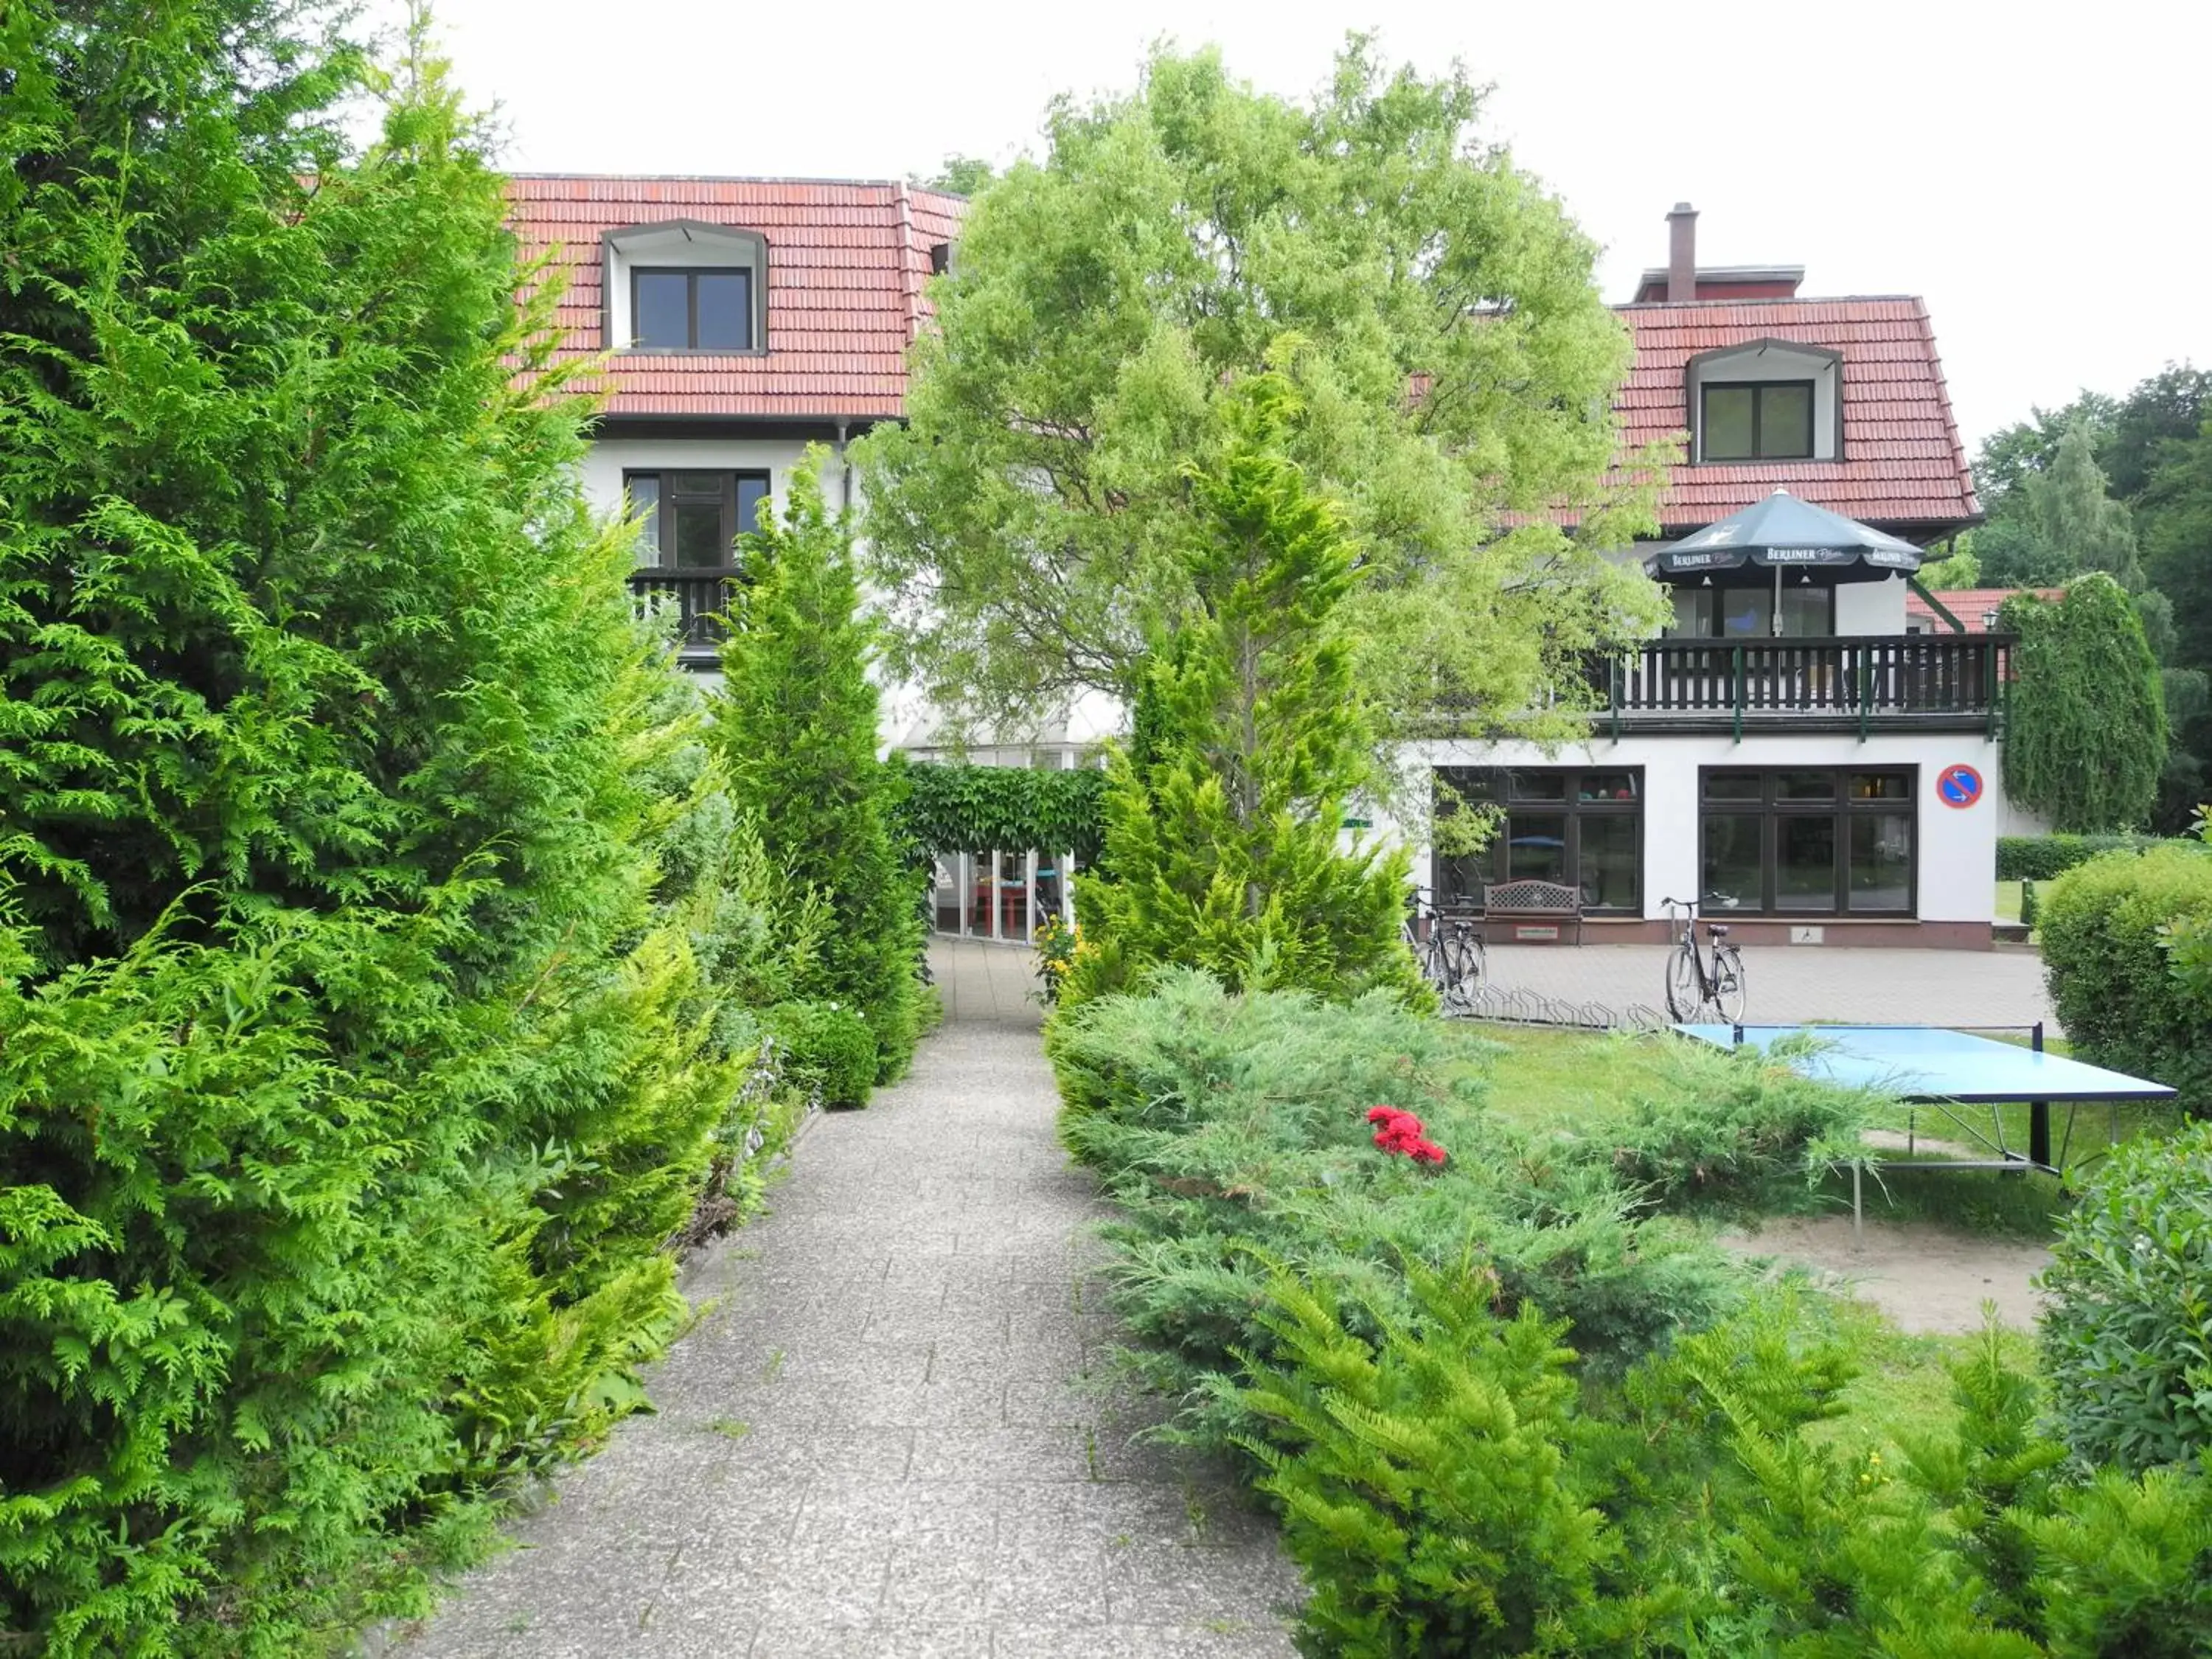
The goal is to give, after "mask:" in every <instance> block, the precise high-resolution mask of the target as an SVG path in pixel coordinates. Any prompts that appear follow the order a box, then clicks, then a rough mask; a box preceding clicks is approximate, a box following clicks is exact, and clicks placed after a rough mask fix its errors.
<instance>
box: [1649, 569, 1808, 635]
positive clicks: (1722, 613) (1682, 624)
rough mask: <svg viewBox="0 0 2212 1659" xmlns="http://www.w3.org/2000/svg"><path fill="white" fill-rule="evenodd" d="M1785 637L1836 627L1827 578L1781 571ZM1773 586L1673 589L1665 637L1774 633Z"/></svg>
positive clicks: (1783, 631) (1688, 587) (1683, 587)
mask: <svg viewBox="0 0 2212 1659" xmlns="http://www.w3.org/2000/svg"><path fill="white" fill-rule="evenodd" d="M1781 594H1782V628H1781V632H1780V637H1781V638H1783V639H1785V640H1787V639H1801V640H1802V639H1818V638H1825V637H1827V636H1829V635H1833V634H1834V633H1835V631H1836V590H1835V589H1834V588H1833V587H1832V586H1828V585H1827V584H1825V583H1815V582H1806V581H1801V580H1797V579H1796V578H1795V577H1793V576H1791V575H1790V574H1789V573H1788V572H1786V571H1785V572H1784V573H1783V577H1782V586H1781ZM1774 598H1775V589H1774V586H1773V585H1772V584H1771V582H1769V583H1768V584H1766V585H1764V586H1757V587H1703V586H1681V587H1677V588H1676V589H1675V590H1674V622H1673V623H1672V624H1671V625H1670V626H1669V627H1668V629H1667V637H1668V638H1669V639H1678V640H1736V641H1758V640H1768V639H1773V638H1775V637H1776V630H1775V627H1774Z"/></svg>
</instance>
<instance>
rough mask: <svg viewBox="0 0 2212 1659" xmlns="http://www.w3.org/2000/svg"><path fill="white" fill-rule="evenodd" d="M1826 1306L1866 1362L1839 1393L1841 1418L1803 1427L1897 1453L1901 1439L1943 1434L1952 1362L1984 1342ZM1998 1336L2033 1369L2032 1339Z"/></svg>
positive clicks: (1948, 1420) (1853, 1446)
mask: <svg viewBox="0 0 2212 1659" xmlns="http://www.w3.org/2000/svg"><path fill="white" fill-rule="evenodd" d="M1829 1306H1830V1309H1831V1310H1832V1314H1833V1316H1834V1318H1835V1320H1836V1322H1837V1324H1838V1327H1839V1328H1841V1330H1842V1331H1843V1333H1844V1335H1845V1336H1846V1337H1847V1338H1848V1339H1849V1340H1850V1345H1851V1349H1852V1352H1854V1353H1856V1354H1857V1357H1858V1360H1859V1363H1860V1364H1861V1365H1862V1366H1863V1367H1864V1369H1863V1370H1861V1371H1860V1373H1859V1375H1858V1376H1857V1377H1856V1378H1855V1379H1853V1381H1852V1382H1851V1383H1850V1387H1848V1388H1846V1389H1844V1393H1843V1396H1842V1400H1841V1402H1840V1403H1841V1404H1842V1405H1843V1407H1844V1410H1843V1413H1842V1414H1841V1415H1840V1416H1838V1417H1835V1418H1832V1419H1830V1420H1829V1421H1827V1422H1826V1423H1819V1424H1815V1425H1813V1427H1812V1428H1810V1429H1809V1430H1808V1431H1807V1435H1808V1438H1812V1439H1815V1440H1826V1441H1828V1442H1830V1443H1832V1444H1835V1445H1838V1446H1842V1447H1845V1448H1848V1449H1850V1450H1853V1451H1861V1450H1864V1451H1879V1452H1881V1454H1882V1455H1883V1457H1884V1459H1885V1460H1888V1459H1890V1458H1891V1457H1892V1455H1893V1454H1897V1455H1901V1448H1900V1447H1899V1439H1900V1438H1901V1437H1916V1436H1919V1435H1926V1434H1935V1435H1938V1436H1940V1435H1942V1433H1943V1432H1944V1431H1948V1429H1949V1428H1950V1426H1951V1425H1952V1424H1953V1423H1954V1421H1955V1420H1956V1419H1957V1418H1958V1415H1959V1407H1958V1404H1957V1402H1956V1401H1954V1399H1953V1398H1952V1393H1951V1387H1952V1385H1951V1373H1950V1369H1949V1368H1950V1367H1951V1366H1952V1365H1953V1364H1956V1363H1957V1362H1958V1361H1960V1360H1961V1359H1965V1358H1968V1357H1969V1356H1970V1355H1971V1354H1972V1353H1973V1352H1976V1351H1977V1350H1978V1349H1979V1347H1980V1346H1981V1344H1982V1341H1983V1339H1982V1338H1981V1337H1980V1336H1978V1335H1975V1336H1907V1335H1905V1334H1904V1333H1903V1332H1902V1331H1899V1329H1898V1328H1897V1327H1895V1326H1894V1325H1893V1324H1891V1323H1890V1322H1889V1321H1888V1320H1887V1319H1885V1318H1884V1317H1883V1316H1881V1314H1880V1313H1879V1312H1877V1311H1876V1310H1874V1309H1872V1308H1870V1307H1869V1306H1867V1305H1866V1304H1864V1303H1863V1302H1852V1301H1850V1300H1847V1299H1845V1298H1843V1297H1835V1298H1832V1299H1831V1300H1830V1303H1829ZM1999 1340H2000V1341H2001V1342H2002V1344H2003V1347H2004V1352H2005V1357H2006V1358H2007V1359H2008V1361H2010V1363H2011V1364H2013V1366H2014V1367H2015V1368H2016V1369H2018V1370H2023V1371H2027V1372H2029V1373H2030V1374H2033V1373H2034V1372H2035V1370H2036V1355H2035V1339H2034V1338H2033V1336H2031V1335H2030V1334H2028V1333H2027V1332H2026V1331H2015V1330H2010V1329H2008V1330H2006V1331H2005V1332H2004V1333H2003V1334H2002V1336H2001V1337H2000V1339H1999Z"/></svg>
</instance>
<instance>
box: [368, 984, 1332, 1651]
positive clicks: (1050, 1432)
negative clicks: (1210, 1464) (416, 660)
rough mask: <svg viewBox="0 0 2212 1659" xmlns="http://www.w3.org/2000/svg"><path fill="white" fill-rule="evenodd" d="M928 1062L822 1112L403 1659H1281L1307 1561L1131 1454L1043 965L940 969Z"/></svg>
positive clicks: (1195, 1485)
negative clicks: (586, 1426) (1045, 1029)
mask: <svg viewBox="0 0 2212 1659" xmlns="http://www.w3.org/2000/svg"><path fill="white" fill-rule="evenodd" d="M933 956H934V960H935V963H936V973H937V982H938V985H939V990H940V994H942V996H943V998H944V1000H945V1009H946V1012H947V1016H948V1018H947V1021H946V1024H945V1028H944V1029H943V1030H941V1031H940V1032H939V1033H938V1034H937V1035H936V1036H933V1037H932V1038H931V1039H930V1040H929V1041H928V1042H927V1043H926V1044H925V1045H924V1047H923V1050H922V1053H921V1055H920V1056H919V1058H918V1060H917V1063H916V1065H915V1071H914V1073H913V1075H912V1076H911V1077H909V1078H908V1079H906V1080H905V1081H904V1082H902V1083H901V1084H899V1085H897V1086H896V1087H894V1088H892V1089H890V1090H887V1091H884V1092H883V1093H881V1094H880V1095H879V1096H878V1098H877V1101H876V1103H875V1104H873V1105H872V1106H871V1107H870V1108H869V1109H867V1110H866V1111H865V1112H860V1113H851V1114H839V1115H832V1116H829V1117H827V1118H824V1119H823V1120H821V1121H817V1123H816V1125H815V1126H814V1127H813V1128H812V1129H811V1131H810V1132H809V1133H808V1134H807V1136H806V1138H805V1141H804V1143H803V1144H802V1145H801V1146H800V1147H799V1151H798V1153H797V1156H796V1158H794V1161H793V1170H792V1172H791V1175H790V1178H789V1179H788V1180H787V1182H784V1183H783V1184H782V1185H781V1186H780V1187H779V1188H777V1189H776V1190H775V1192H774V1193H773V1194H771V1199H770V1201H771V1204H772V1206H773V1209H772V1213H770V1214H769V1216H768V1217H766V1218H763V1220H762V1221H761V1222H760V1223H759V1224H757V1225H754V1226H751V1227H749V1228H747V1229H746V1230H744V1231H743V1232H741V1233H739V1234H738V1235H737V1236H735V1237H732V1238H730V1239H726V1240H723V1241H721V1242H720V1243H718V1244H716V1245H714V1246H713V1247H711V1248H710V1249H708V1251H707V1252H706V1253H704V1254H703V1255H702V1256H701V1257H699V1258H697V1259H696V1260H695V1261H692V1262H691V1263H690V1264H689V1265H688V1267H687V1269H686V1273H685V1284H686V1286H687V1289H688V1290H689V1291H690V1293H691V1294H692V1295H693V1296H694V1297H696V1298H711V1299H712V1301H713V1306H712V1308H711V1310H709V1311H708V1314H707V1315H706V1316H704V1317H702V1319H701V1321H700V1322H699V1324H698V1326H697V1328H695V1329H694V1330H693V1331H692V1332H691V1333H690V1334H689V1335H688V1336H686V1337H685V1339H684V1340H683V1341H682V1342H680V1343H678V1345H677V1346H675V1348H673V1349H672V1350H671V1352H670V1353H669V1354H668V1355H667V1357H666V1358H665V1359H664V1360H663V1361H662V1362H661V1363H660V1364H659V1365H658V1366H656V1367H654V1368H653V1371H652V1372H651V1373H650V1374H649V1376H648V1377H647V1387H648V1389H649V1392H650V1393H651V1395H652V1396H653V1400H654V1402H655V1405H656V1408H657V1414H656V1415H653V1416H644V1417H638V1418H635V1419H631V1420H629V1421H628V1422H626V1423H624V1424H623V1425H620V1427H619V1428H618V1429H617V1431H616V1432H615V1434H614V1436H613V1437H612V1439H611V1443H610V1444H609V1445H608V1447H607V1448H606V1449H605V1451H603V1452H602V1453H601V1454H600V1455H599V1456H598V1457H597V1458H595V1459H592V1461H590V1462H586V1463H584V1464H581V1465H579V1466H577V1467H576V1468H573V1469H570V1470H568V1471H566V1472H565V1473H564V1474H562V1476H561V1477H560V1479H559V1480H557V1482H556V1485H555V1487H554V1496H553V1501H551V1502H550V1503H548V1504H544V1506H543V1507H541V1508H539V1509H538V1510H537V1511H536V1512H535V1513H532V1514H531V1515H528V1516H522V1517H520V1518H518V1519H517V1520H516V1522H514V1523H513V1528H512V1531H513V1534H514V1536H515V1538H516V1540H517V1541H518V1543H519V1544H520V1546H521V1547H519V1548H517V1549H516V1550H514V1551H513V1552H512V1553H509V1554H507V1555H506V1556H504V1557H502V1558H501V1559H498V1560H495V1561H494V1562H492V1563H490V1564H489V1565H486V1566H485V1567H484V1568H483V1569H482V1570H481V1571H477V1572H475V1573H471V1574H470V1575H469V1576H468V1577H467V1578H466V1579H465V1581H464V1582H463V1583H461V1584H460V1585H459V1587H458V1589H457V1592H456V1594H455V1595H453V1598H452V1599H451V1600H450V1601H448V1603H447V1606H446V1607H444V1608H443V1609H442V1610H441V1612H440V1613H439V1614H438V1615H437V1616H436V1617H435V1618H434V1619H431V1620H427V1621H424V1622H423V1623H422V1625H420V1626H416V1627H413V1628H411V1629H410V1630H408V1631H406V1632H401V1633H400V1635H399V1637H398V1639H397V1641H396V1642H395V1643H394V1644H392V1647H391V1648H389V1649H388V1650H387V1651H392V1652H395V1653H397V1654H398V1655H402V1656H405V1659H571V1656H574V1659H586V1656H588V1659H607V1656H612V1655H617V1654H619V1655H622V1656H624V1659H814V1656H828V1659H1058V1656H1063V1655H1066V1656H1074V1655H1081V1656H1083V1659H1288V1656H1290V1655H1291V1654H1292V1652H1293V1651H1294V1650H1293V1648H1292V1645H1291V1640H1290V1637H1289V1634H1288V1626H1287V1624H1286V1622H1285V1617H1284V1612H1285V1608H1287V1607H1289V1606H1290V1605H1291V1603H1292V1602H1293V1601H1295V1599H1296V1597H1297V1594H1298V1586H1297V1577H1296V1575H1295V1573H1294V1572H1293V1571H1291V1568H1290V1567H1289V1565H1288V1564H1287V1563H1286V1561H1285V1559H1284V1558H1283V1557H1282V1555H1281V1553H1280V1550H1279V1546H1278V1544H1277V1541H1276V1539H1275V1536H1274V1533H1273V1528H1272V1526H1271V1525H1269V1524H1268V1523H1267V1521H1266V1520H1265V1518H1264V1517H1263V1516H1260V1515H1258V1514H1257V1513H1255V1512H1254V1511H1252V1510H1249V1509H1246V1508H1243V1507H1242V1500H1241V1498H1240V1497H1239V1496H1238V1495H1237V1493H1235V1492H1234V1491H1233V1490H1232V1489H1231V1487H1229V1486H1227V1484H1226V1482H1225V1477H1224V1475H1223V1473H1222V1472H1221V1471H1219V1470H1217V1469H1211V1468H1204V1467H1194V1466H1193V1465H1192V1464H1190V1463H1189V1462H1188V1461H1187V1460H1185V1459H1182V1458H1181V1457H1180V1456H1177V1455H1173V1454H1170V1453H1169V1452H1167V1451H1165V1450H1163V1449H1158V1448H1154V1447H1132V1446H1130V1445H1128V1444H1127V1437H1128V1436H1129V1435H1130V1434H1131V1433H1132V1432H1133V1431H1134V1430H1135V1429H1137V1428H1139V1427H1140V1426H1142V1425H1144V1424H1146V1422H1148V1421H1151V1420H1152V1419H1153V1418H1154V1417H1155V1416H1156V1415H1157V1407H1152V1406H1148V1405H1146V1404H1145V1403H1144V1402H1140V1401H1134V1400H1132V1399H1131V1398H1129V1397H1128V1395H1127V1393H1126V1389H1125V1388H1124V1386H1123V1385H1121V1384H1120V1383H1118V1382H1117V1381H1115V1379H1113V1378H1112V1377H1111V1376H1110V1375H1109V1368H1108V1367H1107V1365H1106V1364H1105V1359H1106V1353H1107V1350H1108V1349H1109V1346H1111V1344H1112V1342H1113V1341H1114V1340H1115V1337H1116V1334H1117V1333H1116V1331H1115V1328H1114V1327H1113V1326H1112V1324H1111V1322H1110V1321H1109V1319H1107V1318H1106V1317H1105V1316H1103V1314H1102V1313H1101V1312H1100V1311H1099V1310H1100V1309H1101V1308H1102V1307H1103V1295H1102V1290H1103V1287H1102V1285H1100V1283H1099V1280H1098V1277H1097V1275H1098V1270H1099V1267H1100V1265H1101V1263H1102V1262H1103V1260H1104V1259H1105V1252H1104V1249H1103V1246H1102V1245H1101V1244H1100V1243H1098V1242H1097V1239H1096V1238H1095V1237H1092V1236H1091V1230H1092V1228H1093V1226H1094V1225H1095V1223H1096V1222H1097V1220H1099V1219H1100V1218H1102V1217H1103V1214H1104V1213H1105V1211H1104V1206H1103V1205H1102V1204H1101V1203H1100V1202H1099V1200H1097V1196H1096V1194H1095V1192H1094V1190H1093V1188H1092V1187H1091V1182H1089V1180H1088V1179H1087V1178H1086V1177H1085V1176H1083V1175H1082V1174H1081V1173H1080V1172H1079V1171H1077V1170H1072V1169H1070V1168H1069V1167H1068V1165H1067V1163H1066V1158H1065V1156H1064V1155H1063V1154H1062V1152H1060V1147H1059V1146H1058V1144H1057V1142H1056V1141H1055V1139H1054V1133H1053V1123H1054V1113H1055V1110H1056V1107H1057V1101H1056V1097H1055V1096H1054V1090H1053V1085H1052V1078H1051V1074H1050V1072H1049V1070H1048V1067H1047V1066H1046V1065H1045V1062H1044V1058H1043V1054H1042V1049H1041V1048H1040V1045H1039V1041H1038V1025H1039V1022H1040V1018H1041V1010H1040V1007H1039V1006H1038V1005H1037V1003H1036V1001H1035V1000H1033V997H1032V993H1033V991H1034V988H1035V981H1034V977H1033V975H1032V973H1031V970H1030V957H1029V955H1028V953H1027V952H1026V951H1018V950H1010V949H1007V948H1006V947H998V946H992V945H981V944H975V943H959V944H952V945H940V946H939V947H938V948H937V949H936V951H934V952H933Z"/></svg>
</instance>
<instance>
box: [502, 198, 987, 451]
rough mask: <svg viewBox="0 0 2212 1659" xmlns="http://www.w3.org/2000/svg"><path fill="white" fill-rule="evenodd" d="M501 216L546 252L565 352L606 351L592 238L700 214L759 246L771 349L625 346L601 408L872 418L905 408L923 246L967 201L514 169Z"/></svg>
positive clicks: (924, 268)
mask: <svg viewBox="0 0 2212 1659" xmlns="http://www.w3.org/2000/svg"><path fill="white" fill-rule="evenodd" d="M507 197H508V199H509V201H510V202H511V204H513V205H512V210H511V213H510V216H509V219H510V222H511V223H512V224H513V228H514V231H515V234H516V236H517V237H518V238H519V239H520V243H521V248H520V252H521V255H522V257H523V258H525V259H526V260H528V259H532V258H537V257H538V256H539V255H541V254H543V253H544V252H547V251H548V250H550V251H552V252H553V253H554V257H555V258H556V260H557V261H558V263H559V264H561V265H562V266H563V267H565V269H566V270H567V274H568V292H567V293H566V294H565V295H562V301H561V305H560V309H559V311H558V313H557V317H558V320H559V322H560V324H561V325H562V328H563V329H564V330H565V331H567V333H568V351H569V353H570V354H571V355H575V356H586V355H589V354H591V353H593V352H596V351H598V350H599V344H600V337H601V313H600V305H601V296H600V288H601V286H602V276H603V274H604V266H603V263H602V252H601V243H600V238H601V237H602V236H603V235H604V234H605V233H606V232H608V231H610V230H619V229H621V228H623V227H625V226H629V225H638V224H651V223H653V222H658V221H660V220H665V219H696V220H700V221H702V222H706V223H708V224H717V225H728V226H732V227H733V228H740V229H744V230H751V231H757V232H759V233H760V234H761V235H763V237H765V238H766V239H767V241H768V248H769V252H768V350H767V351H766V352H765V353H764V354H762V355H760V356H704V355H700V354H696V353H685V354H683V355H681V356H667V355H658V356H656V355H652V354H647V353H644V352H624V353H623V354H621V355H620V356H617V357H615V358H613V359H611V362H610V366H609V368H608V370H607V374H606V377H605V378H606V380H607V382H608V383H609V384H610V385H611V388H612V392H611V397H610V398H609V399H608V401H607V404H606V405H605V408H606V412H607V413H608V414H610V415H615V416H623V415H739V416H771V417H781V418H785V419H791V420H811V419H820V418H825V417H826V418H830V419H835V418H836V417H837V416H848V417H853V418H859V419H872V418H875V417H878V416H896V415H898V414H899V413H901V412H902V410H903V407H904V403H905V396H906V349H907V347H908V344H909V343H911V342H912V341H913V339H914V335H915V329H916V328H918V327H919V326H920V325H921V320H922V319H923V318H924V317H925V316H926V315H927V312H928V302H927V301H926V300H925V299H924V298H923V296H922V289H923V285H924V284H925V283H927V281H928V279H929V272H930V261H929V251H930V248H931V246H933V244H936V243H939V242H949V241H951V240H953V238H954V237H955V236H956V235H957V234H958V230H959V224H960V215H961V212H962V210H963V208H964V207H965V206H966V204H965V203H964V202H963V201H962V199H961V198H960V197H957V196H946V195H943V194H940V193H939V192H937V191H927V190H919V189H916V188H915V187H914V186H912V185H905V184H897V183H870V182H859V181H854V182H843V181H835V180H811V179H639V178H616V177H594V176H588V175H587V176H581V177H579V176H575V175H563V176H554V175H550V174H543V173H518V174H516V175H514V176H513V178H512V179H510V180H509V181H508V184H507Z"/></svg>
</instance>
